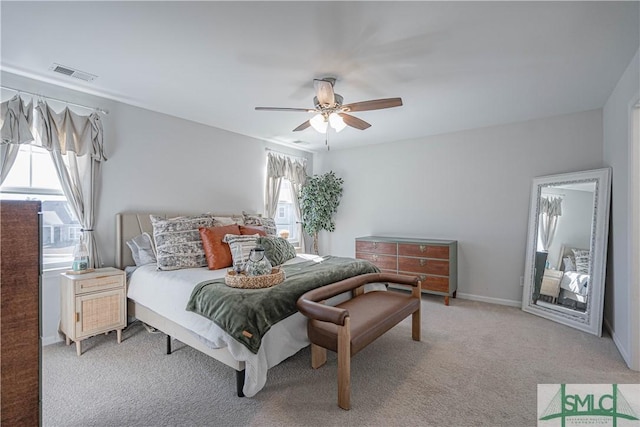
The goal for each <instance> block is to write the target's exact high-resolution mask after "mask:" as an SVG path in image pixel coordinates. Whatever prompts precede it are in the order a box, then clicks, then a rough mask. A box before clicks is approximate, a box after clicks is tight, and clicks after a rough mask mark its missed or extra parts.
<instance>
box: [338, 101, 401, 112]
mask: <svg viewBox="0 0 640 427" xmlns="http://www.w3.org/2000/svg"><path fill="white" fill-rule="evenodd" d="M401 105H402V98H384V99H372V100H371V101H362V102H354V103H353V104H347V105H343V106H342V108H344V109H345V110H344V111H348V112H351V111H369V110H381V109H383V108H392V107H400V106H401Z"/></svg>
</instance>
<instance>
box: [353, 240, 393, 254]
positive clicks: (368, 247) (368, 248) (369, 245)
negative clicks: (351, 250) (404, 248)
mask: <svg viewBox="0 0 640 427" xmlns="http://www.w3.org/2000/svg"><path fill="white" fill-rule="evenodd" d="M397 246H398V245H396V244H395V243H386V242H370V241H363V240H356V252H372V253H376V254H385V255H396V254H397V253H398V249H397Z"/></svg>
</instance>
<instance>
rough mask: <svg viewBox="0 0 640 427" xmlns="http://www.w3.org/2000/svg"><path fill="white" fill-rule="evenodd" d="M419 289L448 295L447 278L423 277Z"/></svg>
mask: <svg viewBox="0 0 640 427" xmlns="http://www.w3.org/2000/svg"><path fill="white" fill-rule="evenodd" d="M423 277H424V280H421V287H422V289H424V290H426V291H434V292H444V293H449V278H448V277H438V276H426V277H425V276H423Z"/></svg>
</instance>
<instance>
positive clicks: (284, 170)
mask: <svg viewBox="0 0 640 427" xmlns="http://www.w3.org/2000/svg"><path fill="white" fill-rule="evenodd" d="M306 167H307V161H306V159H293V158H291V157H289V156H279V155H277V154H274V153H268V154H267V183H266V188H265V209H264V210H265V215H267V216H268V217H269V218H273V217H274V216H275V214H276V209H277V208H278V199H279V198H280V184H281V183H282V179H283V178H286V179H288V180H289V182H290V183H291V199H292V200H293V208H294V210H295V212H296V215H297V217H298V218H302V214H301V211H300V200H299V199H298V197H299V196H300V190H301V189H302V186H303V185H304V184H305V182H306V180H307V172H306ZM296 228H297V231H298V234H297V235H298V236H300V244H301V245H302V248H303V250H304V238H303V234H302V225H301V224H300V223H298V224H296Z"/></svg>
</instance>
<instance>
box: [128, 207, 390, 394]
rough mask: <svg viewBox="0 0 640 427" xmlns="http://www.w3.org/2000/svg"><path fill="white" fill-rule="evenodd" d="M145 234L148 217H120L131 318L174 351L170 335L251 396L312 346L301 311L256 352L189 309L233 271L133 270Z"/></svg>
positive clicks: (310, 258) (309, 258) (303, 258)
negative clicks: (134, 245) (195, 294)
mask: <svg viewBox="0 0 640 427" xmlns="http://www.w3.org/2000/svg"><path fill="white" fill-rule="evenodd" d="M164 216H165V217H166V216H172V217H173V216H177V215H164ZM145 232H146V233H149V234H151V235H153V226H152V223H151V221H150V215H149V214H148V213H120V214H117V215H116V233H117V245H116V267H118V268H121V269H125V268H126V270H127V271H128V273H130V274H128V290H127V297H128V316H129V317H131V318H135V319H138V320H140V321H141V322H143V323H145V324H147V325H149V326H151V327H153V328H156V329H158V330H159V331H161V332H163V333H165V334H167V346H168V348H170V343H171V341H170V339H171V338H169V337H172V338H174V339H177V340H179V341H181V342H182V343H184V344H187V345H189V346H190V347H193V348H195V349H197V350H199V351H201V352H203V353H205V354H207V355H209V356H211V357H212V358H214V359H216V360H218V361H220V362H222V363H224V364H225V365H227V366H229V367H231V368H233V369H234V370H235V371H236V379H237V392H238V395H239V396H248V397H251V396H254V395H255V394H256V393H257V392H258V391H260V390H261V389H262V388H263V387H264V386H265V383H266V379H267V371H268V369H269V368H271V367H273V366H275V365H277V364H279V363H280V362H282V361H283V360H285V359H287V358H288V357H290V356H292V355H294V354H295V353H297V352H298V351H299V350H301V349H302V348H304V347H306V346H307V345H309V340H308V338H307V332H306V323H307V320H306V318H305V317H304V316H303V315H302V314H300V313H299V312H296V313H294V314H292V315H290V316H288V317H286V318H284V319H283V320H280V321H278V322H277V323H275V324H273V325H272V326H271V327H270V329H269V330H268V331H267V332H266V333H265V334H264V336H263V337H262V342H261V345H260V346H259V349H258V351H257V352H255V353H254V352H252V351H250V350H249V349H248V348H247V347H246V346H245V345H243V344H242V343H240V342H239V341H238V340H237V339H235V338H233V337H231V336H230V335H229V334H228V333H226V332H225V331H224V330H222V329H221V328H220V327H219V326H218V325H217V324H216V323H214V322H213V321H211V320H209V319H207V318H205V317H203V316H201V315H199V314H196V313H193V312H191V311H187V310H185V307H186V306H187V302H188V300H189V297H190V295H191V293H192V291H193V290H194V288H195V287H196V286H197V285H198V284H199V283H202V282H204V281H211V280H213V279H220V278H223V277H224V275H225V274H226V271H227V268H223V269H219V270H209V269H208V268H206V267H200V268H184V269H180V270H172V271H160V270H158V269H157V268H156V266H155V265H154V264H147V265H142V266H139V267H135V268H131V267H129V266H133V265H135V263H134V261H133V257H132V254H131V251H130V249H129V247H128V246H127V244H126V242H127V241H128V240H130V239H132V238H134V237H135V236H138V235H140V234H141V233H145ZM354 261H355V260H354ZM312 262H322V258H320V257H317V256H314V255H307V254H300V255H298V256H296V257H295V258H294V259H291V260H289V261H287V262H286V263H285V265H296V264H298V263H299V264H300V265H301V264H302V263H312ZM384 289H385V286H384V285H382V284H372V285H370V286H368V287H367V289H365V291H369V290H384ZM348 298H349V295H341V296H339V297H336V298H335V299H333V300H330V301H328V303H329V304H338V303H340V302H342V301H344V300H346V299H348Z"/></svg>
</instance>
